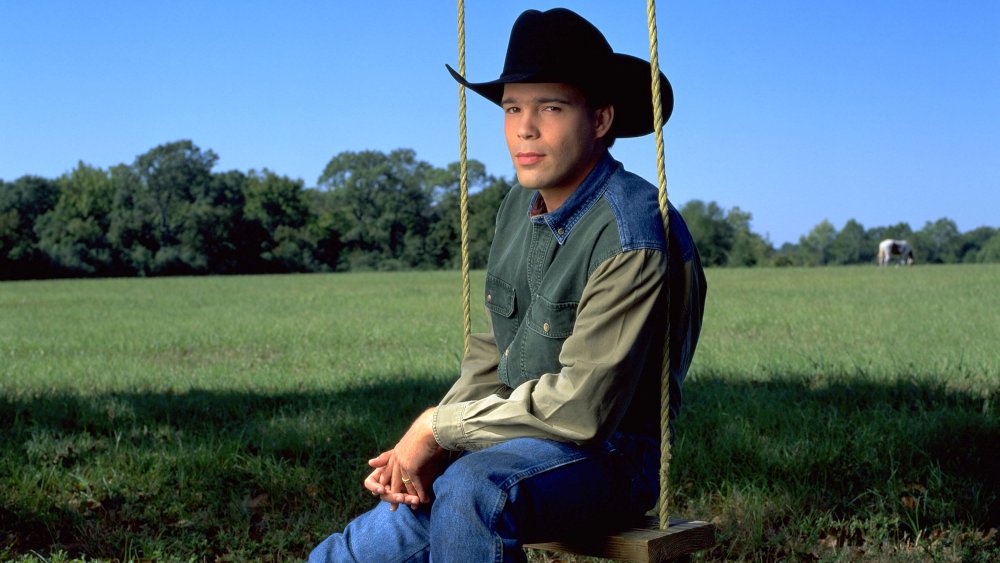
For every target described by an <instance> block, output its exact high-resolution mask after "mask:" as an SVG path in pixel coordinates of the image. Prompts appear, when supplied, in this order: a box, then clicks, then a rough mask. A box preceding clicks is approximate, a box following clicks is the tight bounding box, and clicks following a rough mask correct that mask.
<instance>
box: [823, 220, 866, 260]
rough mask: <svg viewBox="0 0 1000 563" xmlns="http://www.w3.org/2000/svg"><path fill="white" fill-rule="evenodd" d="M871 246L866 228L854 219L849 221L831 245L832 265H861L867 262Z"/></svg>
mask: <svg viewBox="0 0 1000 563" xmlns="http://www.w3.org/2000/svg"><path fill="white" fill-rule="evenodd" d="M869 246H870V245H869V244H868V240H867V239H866V238H865V228H864V227H863V226H862V225H861V223H858V222H857V221H855V220H854V219H849V220H848V221H847V223H845V224H844V228H843V229H841V230H840V232H839V233H837V236H836V237H834V239H833V241H832V242H831V243H830V263H831V264H859V263H862V262H867V261H868V259H867V256H868V254H869ZM872 256H874V254H872Z"/></svg>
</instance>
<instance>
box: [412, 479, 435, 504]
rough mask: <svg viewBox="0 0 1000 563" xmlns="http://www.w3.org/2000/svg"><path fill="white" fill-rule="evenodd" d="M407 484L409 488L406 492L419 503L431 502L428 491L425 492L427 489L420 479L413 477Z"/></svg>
mask: <svg viewBox="0 0 1000 563" xmlns="http://www.w3.org/2000/svg"><path fill="white" fill-rule="evenodd" d="M407 484H408V485H409V487H408V488H407V492H409V493H410V494H412V495H413V496H414V497H416V499H417V501H418V502H419V503H421V504H427V503H429V502H430V501H431V499H430V495H429V494H428V492H429V491H427V489H426V488H425V487H424V484H423V482H422V481H421V480H420V479H418V478H416V477H414V478H412V479H411V480H410V482H409V483H407ZM411 489H412V490H411Z"/></svg>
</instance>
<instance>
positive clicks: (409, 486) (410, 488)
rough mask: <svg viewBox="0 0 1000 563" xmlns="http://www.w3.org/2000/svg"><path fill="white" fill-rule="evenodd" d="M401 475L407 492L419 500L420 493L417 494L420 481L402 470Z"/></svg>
mask: <svg viewBox="0 0 1000 563" xmlns="http://www.w3.org/2000/svg"><path fill="white" fill-rule="evenodd" d="M400 476H401V477H400V481H402V483H403V487H405V488H406V494H407V495H408V496H411V497H416V498H417V499H418V500H419V499H420V495H419V494H417V483H418V482H419V481H418V480H417V479H413V478H411V477H410V476H409V475H407V474H406V472H402V471H401V472H400Z"/></svg>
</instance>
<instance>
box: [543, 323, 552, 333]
mask: <svg viewBox="0 0 1000 563" xmlns="http://www.w3.org/2000/svg"><path fill="white" fill-rule="evenodd" d="M550 328H552V327H550V326H549V323H545V324H543V325H542V330H544V331H545V332H548V331H549V329H550Z"/></svg>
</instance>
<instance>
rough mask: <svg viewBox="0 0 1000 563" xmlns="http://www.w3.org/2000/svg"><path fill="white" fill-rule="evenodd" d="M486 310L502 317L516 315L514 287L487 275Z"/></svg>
mask: <svg viewBox="0 0 1000 563" xmlns="http://www.w3.org/2000/svg"><path fill="white" fill-rule="evenodd" d="M485 299H486V308H487V309H489V310H490V311H493V312H494V313H496V314H498V315H500V316H501V317H507V318H509V317H510V316H511V315H513V314H514V303H515V299H514V287H513V286H511V285H510V284H509V283H507V282H505V281H503V280H502V279H500V278H498V277H496V276H493V275H492V274H487V275H486V297H485Z"/></svg>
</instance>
